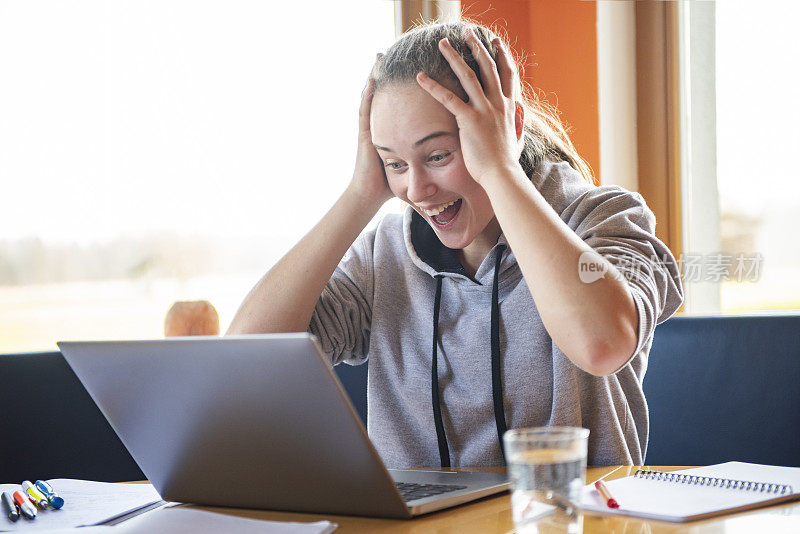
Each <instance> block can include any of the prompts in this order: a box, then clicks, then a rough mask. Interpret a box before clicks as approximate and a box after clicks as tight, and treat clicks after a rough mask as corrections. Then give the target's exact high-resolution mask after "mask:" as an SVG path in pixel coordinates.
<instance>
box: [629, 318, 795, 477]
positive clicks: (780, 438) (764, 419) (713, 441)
mask: <svg viewBox="0 0 800 534" xmlns="http://www.w3.org/2000/svg"><path fill="white" fill-rule="evenodd" d="M644 392H645V396H646V397H647V403H648V406H649V408H650V443H649V445H648V448H647V456H646V462H647V463H648V465H707V464H714V463H720V462H726V461H729V460H738V461H743V462H755V463H764V464H774V465H788V466H793V467H800V314H791V315H790V314H780V315H778V314H776V315H750V316H716V317H673V318H671V319H669V320H667V321H665V322H664V323H662V324H660V325H658V326H657V327H656V333H655V336H654V338H653V347H652V349H651V351H650V358H649V364H648V368H647V373H646V374H645V377H644Z"/></svg>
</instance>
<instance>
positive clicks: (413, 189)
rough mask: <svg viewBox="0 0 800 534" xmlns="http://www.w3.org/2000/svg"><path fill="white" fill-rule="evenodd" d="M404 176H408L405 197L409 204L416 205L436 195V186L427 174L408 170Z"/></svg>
mask: <svg viewBox="0 0 800 534" xmlns="http://www.w3.org/2000/svg"><path fill="white" fill-rule="evenodd" d="M406 174H407V175H408V188H407V189H406V196H407V197H408V200H409V201H410V202H413V203H414V204H416V203H418V202H422V201H423V200H425V199H426V198H430V197H431V196H433V195H434V194H436V186H435V185H434V184H433V183H432V182H431V180H430V177H429V176H428V175H427V173H425V172H424V171H416V170H412V169H411V168H409V169H408V171H407V173H406Z"/></svg>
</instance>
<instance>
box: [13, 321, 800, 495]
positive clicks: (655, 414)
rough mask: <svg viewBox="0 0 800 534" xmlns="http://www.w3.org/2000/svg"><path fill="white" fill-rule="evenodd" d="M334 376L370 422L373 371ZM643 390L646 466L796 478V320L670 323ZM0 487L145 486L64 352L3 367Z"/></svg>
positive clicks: (340, 370) (343, 369) (799, 430)
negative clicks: (74, 482) (746, 469)
mask: <svg viewBox="0 0 800 534" xmlns="http://www.w3.org/2000/svg"><path fill="white" fill-rule="evenodd" d="M335 370H336V373H337V375H338V376H339V379H340V380H341V382H342V384H343V385H344V387H345V389H346V390H347V392H348V394H349V395H350V397H351V400H352V401H353V404H354V405H355V407H356V410H357V411H358V412H359V415H360V416H361V418H362V420H364V421H366V413H367V398H366V382H367V375H366V373H367V364H364V365H359V366H355V367H351V366H349V365H347V364H342V365H337V366H336V368H335ZM644 390H645V393H646V395H647V399H648V404H649V407H650V442H649V446H648V450H647V456H646V462H647V464H648V465H706V464H712V463H719V462H724V461H728V460H740V461H749V462H757V463H770V464H777V465H790V466H800V314H797V315H768V316H730V317H673V318H672V319H670V320H668V321H666V322H665V323H663V324H661V325H659V326H658V327H657V328H656V334H655V338H654V341H653V347H652V350H651V351H650V359H649V366H648V370H647V374H646V375H645V380H644ZM0 436H2V439H0V482H15V481H19V480H23V479H31V478H33V479H36V478H56V477H72V478H85V479H92V480H103V481H122V480H141V479H143V478H144V475H143V474H142V472H141V471H140V470H139V468H138V466H137V465H136V463H135V462H134V461H133V459H132V458H131V457H130V455H129V454H128V452H127V451H126V450H125V447H124V446H123V445H122V443H121V442H120V441H119V439H118V438H117V436H116V434H115V433H114V431H113V430H112V429H111V427H110V426H109V425H108V423H107V422H106V420H105V418H104V417H103V415H102V414H101V413H100V411H99V410H98V409H97V407H96V406H95V404H94V402H93V401H92V400H91V398H90V397H89V395H88V394H87V393H86V391H85V390H84V388H83V386H81V384H80V382H79V381H78V379H77V377H76V376H75V375H74V373H73V372H72V370H71V369H70V368H69V366H68V365H67V363H66V362H65V361H64V358H63V357H62V356H61V353H59V352H43V353H29V354H6V355H0Z"/></svg>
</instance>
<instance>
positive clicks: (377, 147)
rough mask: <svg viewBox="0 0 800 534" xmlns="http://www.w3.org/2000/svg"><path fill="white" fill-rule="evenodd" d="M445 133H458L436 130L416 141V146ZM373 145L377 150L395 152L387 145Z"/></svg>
mask: <svg viewBox="0 0 800 534" xmlns="http://www.w3.org/2000/svg"><path fill="white" fill-rule="evenodd" d="M443 135H456V134H455V132H434V133H432V134H430V135H426V136H425V137H423V138H422V139H420V140H419V141H417V142H416V143H414V148H417V147H418V146H419V145H421V144H422V143H424V142H425V141H430V140H431V139H434V138H436V137H442V136H443ZM372 146H374V147H375V150H384V151H386V152H394V150H392V149H391V148H386V147H385V146H378V145H372Z"/></svg>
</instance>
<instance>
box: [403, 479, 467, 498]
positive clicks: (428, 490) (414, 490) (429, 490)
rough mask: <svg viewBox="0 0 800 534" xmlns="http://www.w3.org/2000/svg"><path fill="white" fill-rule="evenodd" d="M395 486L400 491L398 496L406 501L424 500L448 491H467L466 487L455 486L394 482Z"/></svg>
mask: <svg viewBox="0 0 800 534" xmlns="http://www.w3.org/2000/svg"><path fill="white" fill-rule="evenodd" d="M394 484H395V486H397V489H398V490H399V491H400V495H402V496H403V499H404V500H406V501H413V500H416V499H424V498H425V497H431V496H433V495H441V494H442V493H447V492H449V491H457V490H462V489H467V487H466V486H457V485H455V484H412V483H410V482H395V483H394Z"/></svg>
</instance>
